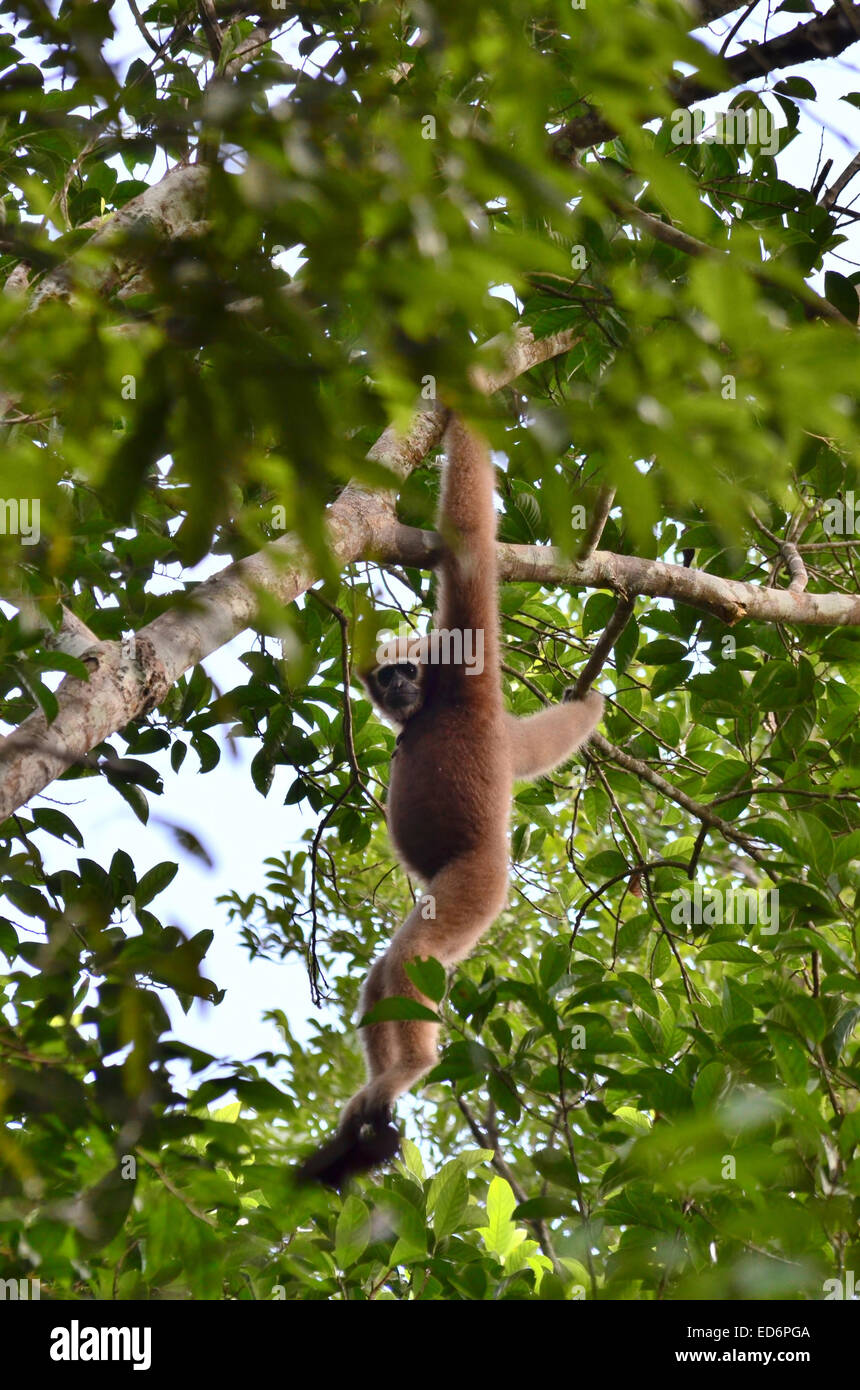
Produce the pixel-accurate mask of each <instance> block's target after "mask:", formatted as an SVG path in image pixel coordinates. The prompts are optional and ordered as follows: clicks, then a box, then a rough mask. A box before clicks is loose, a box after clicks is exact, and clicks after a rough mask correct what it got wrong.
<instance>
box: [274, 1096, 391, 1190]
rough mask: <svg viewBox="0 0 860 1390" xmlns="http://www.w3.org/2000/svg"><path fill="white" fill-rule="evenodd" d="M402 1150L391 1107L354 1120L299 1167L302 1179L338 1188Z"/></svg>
mask: <svg viewBox="0 0 860 1390" xmlns="http://www.w3.org/2000/svg"><path fill="white" fill-rule="evenodd" d="M399 1152H400V1134H399V1133H398V1131H397V1129H396V1128H395V1127H394V1125H393V1124H392V1123H391V1107H390V1106H388V1105H386V1106H385V1107H384V1108H383V1109H382V1110H380V1111H378V1112H377V1113H376V1114H375V1115H374V1116H372V1117H368V1118H366V1119H361V1120H357V1121H354V1122H353V1124H352V1125H350V1126H349V1128H348V1129H340V1130H338V1132H337V1134H336V1135H335V1136H334V1138H333V1139H330V1140H329V1141H328V1143H327V1144H323V1145H322V1146H321V1148H319V1149H317V1151H316V1153H312V1154H311V1155H310V1157H309V1158H306V1159H305V1161H304V1163H303V1164H302V1165H301V1167H300V1168H299V1170H298V1174H297V1177H298V1181H299V1182H301V1183H307V1182H318V1183H322V1185H323V1187H331V1188H333V1189H334V1190H335V1191H336V1192H339V1191H340V1190H341V1189H342V1188H343V1187H344V1186H345V1185H346V1183H347V1182H349V1179H350V1178H353V1177H356V1176H357V1175H358V1174H359V1173H367V1172H369V1171H370V1169H371V1168H377V1167H379V1165H380V1164H382V1163H388V1162H389V1161H390V1160H391V1159H392V1158H396V1157H397V1155H398V1154H399Z"/></svg>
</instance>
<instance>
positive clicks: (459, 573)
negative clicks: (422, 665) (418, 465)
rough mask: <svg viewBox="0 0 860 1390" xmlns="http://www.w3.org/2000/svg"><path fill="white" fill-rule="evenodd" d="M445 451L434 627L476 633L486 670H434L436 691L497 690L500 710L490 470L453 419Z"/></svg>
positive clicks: (480, 446)
mask: <svg viewBox="0 0 860 1390" xmlns="http://www.w3.org/2000/svg"><path fill="white" fill-rule="evenodd" d="M445 445H446V454H447V458H446V463H445V470H444V474H443V479H442V494H441V498H440V502H439V518H438V528H439V532H440V534H441V536H442V539H443V541H444V543H445V551H444V554H443V556H442V561H441V565H440V567H439V602H438V604H437V608H436V616H435V624H436V627H437V628H438V629H447V630H448V631H456V630H458V629H459V630H461V631H465V630H469V631H471V632H472V633H473V634H476V633H480V634H481V639H480V640H481V641H482V642H483V656H484V669H483V672H482V673H481V674H470V675H468V676H467V675H465V673H464V669H463V667H462V666H457V665H449V666H448V667H447V668H446V667H445V666H440V667H437V668H435V672H434V674H435V675H436V677H437V679H438V681H439V684H440V686H441V685H448V684H449V683H454V684H456V686H457V687H458V690H459V691H460V692H465V693H467V694H471V695H472V696H477V695H479V691H480V692H481V694H480V697H479V698H482V699H483V700H487V698H488V696H489V692H490V690H493V691H494V692H495V691H496V690H497V691H498V692H499V694H498V703H499V704H500V703H501V685H500V680H499V615H498V608H499V598H498V577H497V573H496V509H495V507H494V506H493V487H494V473H493V464H492V460H491V459H490V454H489V450H488V448H487V446H486V444H485V443H484V442H483V440H482V439H479V438H478V437H477V436H476V435H475V434H473V433H472V432H471V430H469V429H468V428H467V427H466V425H464V423H463V422H462V420H460V419H459V418H458V417H457V416H454V417H452V419H451V422H450V423H449V425H448V429H447V432H446V436H445ZM472 651H473V652H474V651H475V645H474V638H473V641H472Z"/></svg>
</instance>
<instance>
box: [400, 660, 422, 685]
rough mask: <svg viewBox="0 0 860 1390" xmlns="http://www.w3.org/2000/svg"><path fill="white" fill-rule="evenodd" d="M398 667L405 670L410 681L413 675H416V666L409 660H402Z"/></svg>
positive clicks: (413, 677) (412, 679)
mask: <svg viewBox="0 0 860 1390" xmlns="http://www.w3.org/2000/svg"><path fill="white" fill-rule="evenodd" d="M400 669H401V671H405V672H406V674H407V676H408V677H409V679H410V680H411V681H414V679H415V677H416V676H417V675H418V667H417V666H416V665H415V664H414V663H413V662H411V661H404V662H403V664H402V665H401V667H400Z"/></svg>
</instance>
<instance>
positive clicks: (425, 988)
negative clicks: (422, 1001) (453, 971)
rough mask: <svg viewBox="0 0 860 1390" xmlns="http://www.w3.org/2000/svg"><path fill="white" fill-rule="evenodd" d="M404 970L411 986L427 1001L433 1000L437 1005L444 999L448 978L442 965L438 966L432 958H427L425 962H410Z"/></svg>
mask: <svg viewBox="0 0 860 1390" xmlns="http://www.w3.org/2000/svg"><path fill="white" fill-rule="evenodd" d="M405 968H406V974H407V975H408V976H409V978H410V980H411V981H412V983H413V985H415V987H416V989H419V990H420V991H421V993H422V994H425V995H426V996H427V998H428V999H433V1000H435V1001H436V1003H437V1004H438V1003H439V1001H440V1000H442V999H444V997H445V990H446V988H447V985H448V977H447V974H446V972H445V967H444V965H440V964H439V961H438V960H436V959H435V958H434V957H433V956H428V957H427V958H426V960H425V959H420V960H419V959H416V960H411V961H409V962H408V963H407V965H406V967H405Z"/></svg>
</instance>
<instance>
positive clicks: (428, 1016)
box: [358, 994, 439, 1028]
mask: <svg viewBox="0 0 860 1390" xmlns="http://www.w3.org/2000/svg"><path fill="white" fill-rule="evenodd" d="M410 1018H413V1019H420V1020H424V1021H425V1022H427V1023H438V1022H439V1015H438V1014H437V1013H434V1012H433V1010H432V1009H428V1008H427V1006H426V1005H425V1004H419V1003H418V1000H417V999H406V998H405V997H404V996H403V995H400V994H391V995H389V996H388V998H387V999H380V1001H379V1003H378V1004H375V1005H374V1006H373V1008H372V1009H370V1010H369V1011H368V1012H367V1013H366V1014H364V1015H363V1016H362V1017H361V1019H360V1020H359V1023H358V1026H359V1028H366V1027H367V1026H368V1024H370V1023H392V1022H397V1021H399V1020H401V1019H410Z"/></svg>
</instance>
